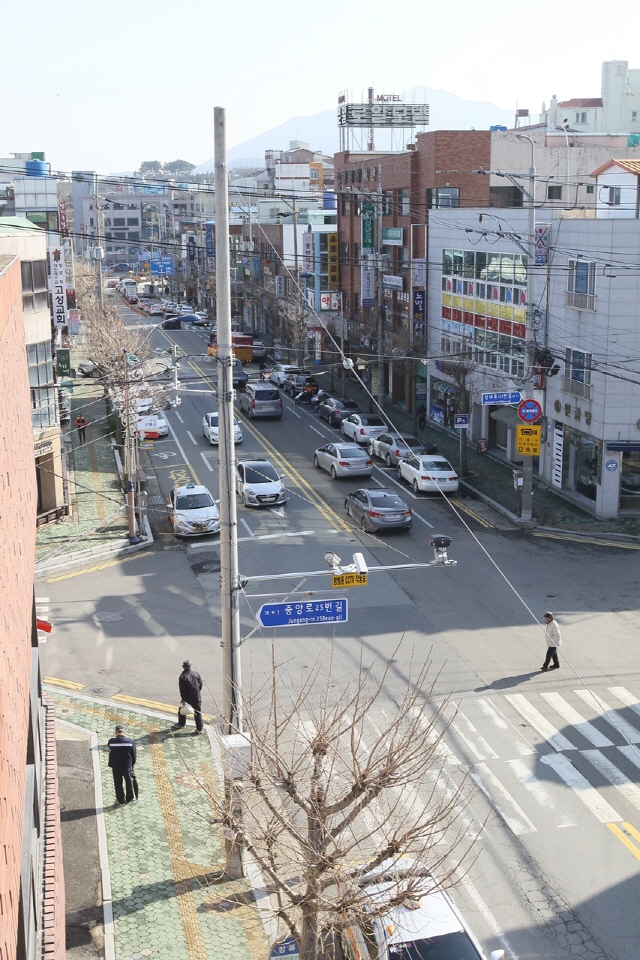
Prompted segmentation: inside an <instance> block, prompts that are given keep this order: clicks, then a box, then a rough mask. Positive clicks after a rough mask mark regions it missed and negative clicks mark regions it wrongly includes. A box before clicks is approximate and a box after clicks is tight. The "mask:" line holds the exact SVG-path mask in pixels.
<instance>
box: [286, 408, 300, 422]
mask: <svg viewBox="0 0 640 960" xmlns="http://www.w3.org/2000/svg"><path fill="white" fill-rule="evenodd" d="M287 410H288V411H289V413H292V414H293V415H294V417H297V418H298V420H302V417H301V416H300V414H299V413H298V412H297V411H296V410H292V409H291V407H287Z"/></svg>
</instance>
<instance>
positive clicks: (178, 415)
mask: <svg viewBox="0 0 640 960" xmlns="http://www.w3.org/2000/svg"><path fill="white" fill-rule="evenodd" d="M173 412H174V413H175V415H176V417H177V418H178V420H179V421H180V423H184V420H183V419H182V417H181V416H180V414H179V413H178V411H177V410H174V411H173Z"/></svg>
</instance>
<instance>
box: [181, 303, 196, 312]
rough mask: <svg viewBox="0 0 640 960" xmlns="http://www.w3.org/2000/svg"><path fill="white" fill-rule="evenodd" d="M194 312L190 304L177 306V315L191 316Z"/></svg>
mask: <svg viewBox="0 0 640 960" xmlns="http://www.w3.org/2000/svg"><path fill="white" fill-rule="evenodd" d="M194 311H195V307H192V306H191V304H190V303H179V304H178V314H192V313H193V312H194Z"/></svg>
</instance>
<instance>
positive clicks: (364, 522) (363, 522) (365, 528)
mask: <svg viewBox="0 0 640 960" xmlns="http://www.w3.org/2000/svg"><path fill="white" fill-rule="evenodd" d="M360 529H361V530H362V532H363V533H369V527H368V525H367V518H366V517H363V518H362V520H361V521H360Z"/></svg>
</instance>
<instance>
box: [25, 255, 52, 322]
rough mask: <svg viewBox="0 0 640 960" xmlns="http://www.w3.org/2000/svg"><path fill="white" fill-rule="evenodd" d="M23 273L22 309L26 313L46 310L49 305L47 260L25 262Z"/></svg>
mask: <svg viewBox="0 0 640 960" xmlns="http://www.w3.org/2000/svg"><path fill="white" fill-rule="evenodd" d="M20 269H21V271H22V309H23V310H24V312H25V313H29V312H31V311H33V310H44V309H46V308H47V306H48V305H49V291H48V282H47V261H46V260H23V261H22V262H21V264H20Z"/></svg>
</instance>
